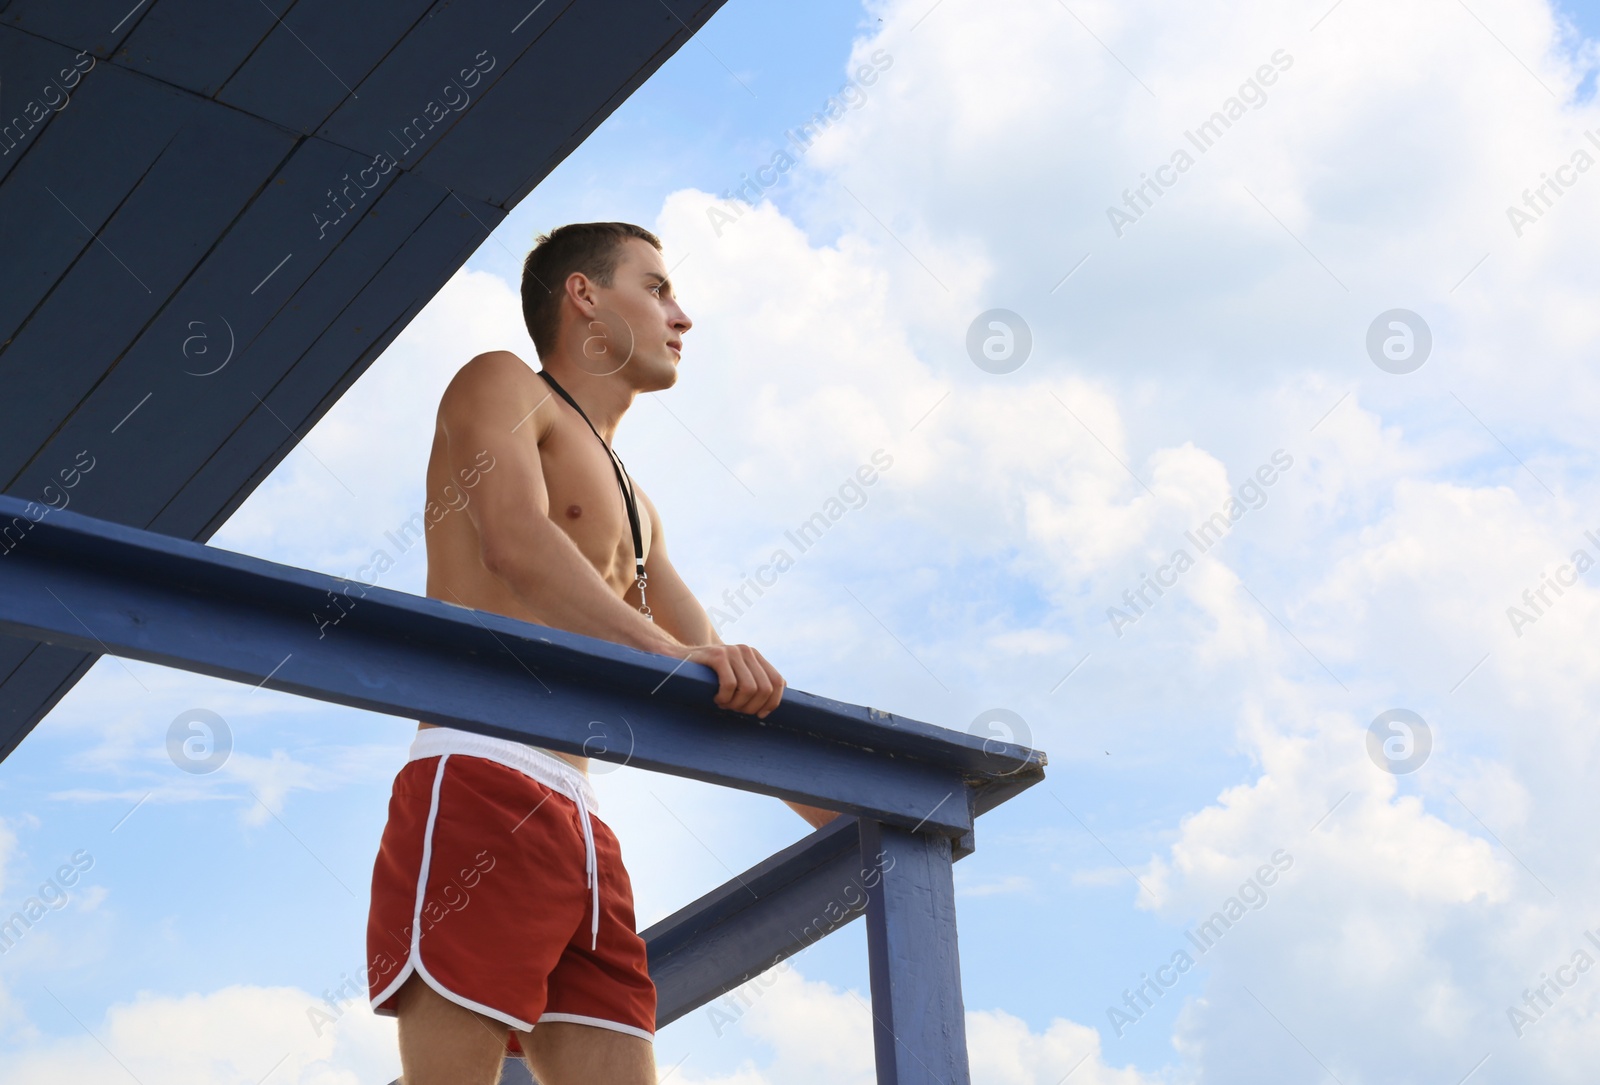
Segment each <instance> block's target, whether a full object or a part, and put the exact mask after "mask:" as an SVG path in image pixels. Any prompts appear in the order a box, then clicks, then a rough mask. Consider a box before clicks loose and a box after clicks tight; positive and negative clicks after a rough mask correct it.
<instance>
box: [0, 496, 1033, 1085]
mask: <svg viewBox="0 0 1600 1085" xmlns="http://www.w3.org/2000/svg"><path fill="white" fill-rule="evenodd" d="M0 632H4V633H9V634H12V635H15V636H22V637H28V638H31V639H33V640H36V641H42V642H45V643H49V644H54V645H60V646H63V647H69V648H74V649H78V650H82V651H87V652H95V653H105V654H112V655H118V656H122V657H125V658H129V659H139V660H144V661H146V662H150V663H159V664H162V665H165V666H170V667H176V668H180V669H183V670H188V671H194V672H196V673H199V674H207V675H211V676H213V677H217V678H227V679H231V680H234V681H238V682H247V683H249V684H251V685H262V686H266V687H268V688H271V689H275V690H281V691H283V692H286V693H294V694H299V695H301V696H305V697H314V698H317V699H318V700H323V701H329V702H333V703H335V704H343V705H350V706H353V707H356V708H363V709H368V710H371V711H375V712H384V713H388V714H391V715H395V716H401V717H404V718H409V719H426V720H430V721H433V722H436V723H442V724H446V725H449V726H452V727H458V728H461V729H462V730H466V731H474V732H478V733H481V734H487V735H495V736H498V737H501V738H508V739H513V740H517V741H525V742H532V743H535V744H537V745H540V746H544V747H547V748H550V749H555V750H562V751H566V752H569V753H575V754H585V755H588V756H591V757H595V758H598V759H600V760H607V761H627V762H628V763H629V764H632V765H634V766H636V767H639V768H644V769H651V770H654V771H658V772H668V773H672V774H674V775H678V776H686V777H689V778H691V779H696V780H703V781H706V782H708V783H716V784H723V785H727V786H730V787H737V788H741V789H743V790H745V791H755V792H760V793H762V794H766V795H773V796H777V797H779V798H784V799H791V800H795V801H798V802H802V803H808V804H810V805H814V806H820V807H824V808H826V809H831V810H838V811H841V812H842V813H844V814H846V815H849V816H847V817H841V818H838V819H836V820H835V821H833V822H831V823H830V824H828V825H827V826H825V827H823V828H821V829H818V830H816V831H814V832H813V833H811V834H810V835H809V836H807V837H805V838H804V839H802V840H800V841H799V842H797V843H795V844H793V845H791V846H790V847H788V848H785V849H784V850H782V851H780V852H779V853H778V854H776V855H774V856H772V857H771V858H769V859H767V860H766V861H764V862H762V863H760V864H758V865H757V866H755V867H752V868H751V869H750V870H748V871H746V872H744V873H743V874H742V875H740V876H739V877H737V878H735V879H733V880H732V881H730V882H729V883H728V884H726V885H724V886H722V887H720V888H718V889H716V890H714V891H712V892H711V893H708V894H706V895H705V896H704V897H701V898H700V899H699V900H697V901H694V902H693V903H691V904H689V905H688V906H686V907H685V908H683V909H682V910H680V911H679V912H677V913H676V914H674V915H672V916H669V917H668V918H667V919H665V920H663V921H662V922H660V923H658V924H656V925H655V926H653V927H651V928H650V929H649V930H647V931H645V932H643V933H644V938H645V940H646V942H647V943H648V945H649V951H650V971H651V975H652V977H653V978H654V980H655V983H656V987H657V992H658V1009H657V1020H656V1023H657V1027H661V1026H663V1025H666V1024H667V1023H668V1022H670V1021H673V1020H676V1019H677V1018H679V1017H681V1016H683V1015H684V1014H686V1013H689V1012H691V1011H693V1010H694V1009H696V1008H697V1007H699V1006H702V1005H705V1004H706V1003H707V1002H710V1001H711V1000H712V999H714V998H717V997H718V996H720V995H722V994H724V993H725V992H727V991H730V990H732V989H734V988H735V987H737V986H739V985H740V984H742V983H744V982H746V981H747V980H749V979H751V978H753V977H755V976H757V975H759V974H760V973H761V972H763V971H764V970H766V969H767V968H770V967H771V966H773V965H774V964H776V963H778V962H780V961H782V960H783V959H784V958H785V957H787V956H789V955H791V954H793V953H795V952H797V951H799V950H801V949H804V948H805V947H806V946H807V945H809V944H811V942H813V941H815V940H816V939H817V938H820V937H823V936H825V935H826V934H829V933H831V932H832V931H834V930H837V929H838V928H839V927H841V926H843V925H845V924H846V923H849V922H851V921H852V920H854V919H855V918H856V917H857V916H860V915H865V916H866V917H867V945H868V956H869V970H870V977H871V987H872V1012H873V1018H874V1027H873V1034H874V1045H875V1052H876V1059H877V1069H878V1080H879V1082H880V1083H885V1085H887V1083H894V1085H913V1083H915V1085H932V1083H935V1082H938V1083H940V1085H965V1083H966V1082H968V1081H969V1074H968V1068H967V1051H966V1038H965V1022H964V1015H963V1010H962V1001H961V978H960V968H959V963H958V958H957V950H956V923H955V899H954V886H953V882H952V878H951V865H950V864H951V863H952V862H953V861H954V860H956V859H959V858H962V857H963V856H965V855H967V854H970V853H971V851H972V849H973V847H974V846H975V839H974V835H973V825H974V822H975V820H976V818H977V816H978V815H979V814H981V813H984V812H985V811H987V810H989V809H992V808H993V807H995V806H996V805H998V804H999V803H1001V802H1004V801H1006V800H1007V799H1009V798H1011V797H1012V796H1013V795H1015V794H1017V793H1018V792H1020V791H1022V790H1024V789H1025V788H1027V787H1030V786H1032V785H1033V784H1035V783H1037V782H1038V781H1039V780H1041V779H1043V776H1044V764H1045V757H1044V755H1043V753H1041V752H1039V751H1036V750H1029V749H1024V748H1022V747H1019V746H1014V745H1010V744H1005V743H999V742H996V741H995V740H993V739H982V738H978V737H975V736H972V735H968V734H963V733H961V732H957V731H950V730H947V729H945V728H940V727H934V726H932V725H930V724H926V723H921V722H919V721H916V720H909V719H905V718H904V717H900V716H896V715H893V714H891V713H887V712H880V711H878V710H876V709H870V708H863V707H860V706H857V705H850V704H844V703H841V702H839V701H833V700H829V699H827V698H825V697H818V696H816V695H814V694H810V693H805V692H802V691H800V690H794V689H790V690H788V691H786V693H785V695H784V699H783V703H782V704H781V705H780V706H779V708H778V709H777V710H776V711H774V712H773V713H772V714H771V715H769V716H768V717H767V719H765V720H757V719H755V718H754V717H751V716H744V715H739V714H737V713H732V712H727V711H724V710H720V709H717V708H716V707H715V706H714V705H713V704H712V700H711V698H712V694H713V693H714V692H715V689H716V679H715V676H714V674H713V672H712V671H711V670H710V668H708V667H704V666H701V665H699V664H685V663H682V662H681V661H679V660H675V659H671V658H669V657H666V656H657V655H653V654H650V653H647V652H640V651H636V650H634V649H631V648H626V647H623V646H620V645H616V644H612V643H610V642H608V641H602V640H596V639H594V638H590V637H584V636H580V635H577V634H573V633H567V632H563V631H561V630H556V629H551V628H548V627H545V626H540V625H533V624H529V623H525V622H520V621H516V620H514V619H511V618H506V617H504V616H501V615H497V614H492V613H488V612H484V611H473V610H468V609H465V608H462V607H457V606H452V605H450V604H448V603H443V602H440V601H438V600H434V599H425V598H421V597H418V596H414V595H408V594H405V593H403V592H397V591H393V590H390V589H387V588H377V587H370V586H368V585H365V584H361V583H359V582H357V581H350V580H344V579H341V578H338V577H332V576H327V575H325V574H322V573H316V572H310V571H307V570H304V569H296V568H293V567H291V566H286V565H280V564H276V563H274V562H269V561H263V560H261V559H259V558H253V557H248V556H245V555H241V554H235V553H231V552H228V551H225V550H218V549H215V548H212V547H207V546H203V545H201V544H199V543H193V542H189V541H186V540H182V539H176V538H171V537H169V536H165V535H159V534H156V533H153V532H148V531H141V530H139V529H137V528H130V527H125V526H122V525H119V524H115V523H111V522H109V521H104V520H96V519H92V518H90V517H86V516H80V515H77V514H76V513H71V512H57V511H54V510H48V509H46V508H45V507H44V506H41V505H38V504H34V503H30V502H25V501H21V500H19V499H16V498H13V497H8V496H4V495H0ZM624 719H626V721H627V732H628V733H629V734H631V736H632V742H631V749H627V748H608V749H603V750H602V749H597V748H596V747H595V743H594V733H595V732H594V731H593V729H592V728H591V721H599V722H602V723H605V724H608V725H614V726H615V732H614V733H619V734H620V733H622V728H621V726H620V723H619V721H622V720H624ZM880 855H881V856H882V858H881V859H880V858H879V856H880ZM863 869H866V870H869V871H875V872H877V873H878V875H879V876H877V877H875V878H862V877H861V876H860V872H861V870H863ZM527 1080H528V1077H527V1073H526V1070H524V1069H522V1068H521V1066H520V1064H514V1063H511V1062H509V1060H508V1065H507V1073H506V1075H505V1077H504V1078H503V1081H505V1082H506V1085H511V1083H513V1082H516V1081H524V1082H525V1081H527Z"/></svg>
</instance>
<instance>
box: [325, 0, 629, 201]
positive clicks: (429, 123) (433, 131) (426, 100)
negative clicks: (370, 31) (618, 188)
mask: <svg viewBox="0 0 1600 1085" xmlns="http://www.w3.org/2000/svg"><path fill="white" fill-rule="evenodd" d="M574 2H575V0H545V2H544V3H543V4H541V5H539V6H538V8H537V10H534V11H532V13H531V14H528V11H529V9H532V8H533V7H534V5H533V4H529V5H528V7H527V8H520V5H519V6H518V7H512V6H505V5H489V4H455V5H444V6H441V7H439V8H438V9H436V10H435V11H433V12H432V14H431V17H430V18H428V19H425V20H423V21H422V22H420V23H418V24H417V26H416V27H415V28H414V29H413V30H412V31H411V33H409V34H407V35H406V37H405V38H404V39H403V40H402V41H401V42H399V44H397V45H396V46H395V47H394V49H393V50H392V51H391V52H390V53H389V54H388V55H387V56H385V57H384V58H383V61H382V63H381V64H379V65H378V66H377V68H376V69H374V70H373V72H372V73H371V74H370V75H369V76H368V77H367V79H366V80H365V82H363V83H362V85H361V88H360V97H359V98H355V97H352V98H347V99H345V100H343V101H342V102H340V104H339V107H338V109H337V110H335V111H334V113H333V115H332V116H331V117H329V118H328V120H327V122H326V123H325V124H323V126H322V127H321V128H320V129H319V130H318V135H319V136H321V137H322V138H323V139H327V140H329V141H331V142H334V143H338V144H340V145H342V146H345V147H351V148H354V149H356V150H359V151H362V152H364V153H366V154H369V155H375V154H377V153H379V152H384V153H387V154H390V155H393V156H394V157H395V158H396V160H397V161H398V162H399V164H400V168H401V169H403V170H407V171H412V170H417V169H419V168H421V167H420V164H421V163H422V162H424V161H425V160H426V158H427V156H428V155H429V154H431V153H433V151H434V150H435V149H436V148H437V147H439V146H440V145H441V144H442V143H445V142H447V141H449V140H452V139H453V138H454V137H453V133H454V130H455V128H456V127H457V126H458V125H459V124H461V123H462V122H463V120H465V119H466V118H468V117H469V116H471V115H474V114H476V113H477V112H479V111H480V110H481V109H482V108H483V105H484V103H486V102H487V101H488V99H489V97H490V95H491V94H492V92H493V90H494V87H495V86H496V84H498V83H499V81H500V80H501V79H502V78H503V77H505V76H506V74H507V73H508V72H511V71H512V70H513V69H520V68H529V67H540V68H549V69H551V70H553V71H554V72H555V73H557V75H558V77H565V78H581V76H580V74H579V73H580V72H581V71H582V70H584V69H587V68H590V67H598V68H600V69H601V70H608V69H609V67H610V65H609V63H608V62H607V60H606V59H605V55H606V53H607V52H609V50H610V47H611V43H610V41H609V38H607V37H600V38H591V39H589V40H588V41H586V42H584V43H583V47H582V49H581V51H579V52H566V53H556V52H553V51H550V50H547V49H544V48H542V45H543V43H542V41H541V40H540V35H542V34H543V33H544V32H545V31H546V30H547V29H548V28H549V26H550V25H551V24H552V23H553V22H555V21H556V20H557V19H559V18H561V16H562V15H563V13H564V12H566V11H567V10H568V9H569V8H571V7H572V6H573V4H574ZM624 2H627V0H612V2H611V3H607V4H604V5H595V6H599V7H602V8H603V9H604V10H605V11H606V12H608V13H610V14H611V16H612V17H613V19H616V20H617V23H616V27H615V29H620V27H621V24H622V20H621V19H620V18H619V16H620V12H619V10H618V9H619V5H621V4H622V3H624ZM524 15H526V16H527V17H526V21H523V16H524ZM519 24H520V25H519ZM536 42H537V43H539V45H538V46H536V45H535V43H536ZM580 55H581V56H583V57H584V61H583V63H581V64H574V63H571V59H572V58H573V57H575V56H580ZM525 105H526V107H527V108H526V111H525V112H524V114H523V115H521V116H518V117H516V118H515V120H514V121H513V123H511V124H510V125H505V124H502V125H501V127H500V128H499V130H498V132H497V137H498V138H497V142H496V144H495V146H494V148H493V151H492V153H491V154H490V155H488V156H487V157H485V156H482V155H480V156H476V157H475V158H474V159H473V161H471V162H470V164H469V168H468V170H466V171H463V172H459V173H455V174H452V173H449V172H441V171H438V170H434V171H425V172H426V173H427V175H428V176H430V177H432V178H433V179H434V180H436V181H438V182H439V183H440V184H443V185H446V186H448V187H450V188H452V189H454V190H457V191H460V192H463V193H469V194H471V195H473V196H476V197H478V198H480V199H482V200H484V201H485V202H488V203H493V204H496V205H497V206H505V201H504V200H503V199H495V198H494V196H493V194H492V193H489V192H486V188H485V186H484V185H483V184H481V183H478V182H477V181H476V180H475V178H474V177H473V176H472V173H474V172H475V171H478V170H493V169H495V168H496V166H495V160H497V159H504V158H511V159H522V158H526V157H529V156H530V155H532V154H534V153H542V151H535V150H534V148H537V147H538V144H537V142H536V141H535V140H534V139H530V137H529V136H528V134H527V132H526V128H527V126H528V125H529V124H530V123H532V122H533V120H534V118H535V117H536V116H537V115H538V114H539V113H540V112H541V110H543V109H549V108H551V107H550V106H541V104H540V103H537V102H527V103H525ZM511 133H515V136H514V137H512V136H511Z"/></svg>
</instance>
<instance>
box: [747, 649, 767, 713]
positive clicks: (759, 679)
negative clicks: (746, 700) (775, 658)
mask: <svg viewBox="0 0 1600 1085" xmlns="http://www.w3.org/2000/svg"><path fill="white" fill-rule="evenodd" d="M743 647H744V653H745V662H746V663H747V664H748V665H749V667H750V675H751V677H752V678H754V679H755V688H754V689H753V690H752V691H751V693H752V696H751V698H750V707H749V709H748V711H749V712H750V713H751V714H753V715H762V716H765V715H766V714H767V713H768V712H771V711H772V705H773V700H772V675H773V670H772V665H771V664H769V663H768V662H767V661H766V660H764V659H762V658H761V653H760V652H758V651H756V650H755V649H754V648H752V647H750V646H749V645H748V644H746V645H744V646H743Z"/></svg>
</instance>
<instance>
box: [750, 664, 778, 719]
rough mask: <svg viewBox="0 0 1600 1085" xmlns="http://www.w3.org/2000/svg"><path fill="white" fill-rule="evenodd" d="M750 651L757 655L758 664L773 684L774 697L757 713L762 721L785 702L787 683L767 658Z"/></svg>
mask: <svg viewBox="0 0 1600 1085" xmlns="http://www.w3.org/2000/svg"><path fill="white" fill-rule="evenodd" d="M750 651H751V652H753V653H754V654H755V657H756V662H757V663H759V664H760V665H761V668H762V669H763V670H765V671H766V672H767V680H768V681H769V682H771V683H772V696H771V697H769V698H768V699H767V703H766V704H765V705H763V706H762V708H761V711H759V712H757V713H756V715H757V716H758V717H760V718H761V719H766V717H767V714H768V713H769V712H771V711H772V710H773V709H774V708H777V707H778V704H779V702H781V701H782V700H783V691H784V688H785V686H786V685H787V683H786V682H784V680H783V675H781V674H779V673H778V668H776V667H774V666H773V665H772V664H771V663H769V662H767V657H766V656H764V655H762V654H761V652H760V651H759V650H757V649H755V648H752V649H750Z"/></svg>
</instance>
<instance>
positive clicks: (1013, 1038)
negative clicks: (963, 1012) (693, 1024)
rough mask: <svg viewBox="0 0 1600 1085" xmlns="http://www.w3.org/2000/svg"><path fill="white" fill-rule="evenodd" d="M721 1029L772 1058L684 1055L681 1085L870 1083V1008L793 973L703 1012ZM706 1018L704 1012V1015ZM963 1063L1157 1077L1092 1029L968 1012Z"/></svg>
mask: <svg viewBox="0 0 1600 1085" xmlns="http://www.w3.org/2000/svg"><path fill="white" fill-rule="evenodd" d="M709 1010H710V1011H715V1012H716V1013H717V1014H718V1020H719V1022H720V1024H719V1027H720V1028H721V1029H722V1030H724V1031H726V1030H732V1029H737V1030H739V1031H740V1032H742V1033H744V1034H745V1035H747V1036H749V1037H751V1038H753V1039H756V1040H758V1041H760V1043H761V1044H762V1045H764V1047H765V1048H766V1049H767V1050H768V1051H770V1053H771V1058H770V1060H769V1061H767V1062H766V1063H765V1064H764V1065H759V1066H758V1065H757V1064H756V1063H755V1062H754V1060H751V1061H747V1062H745V1063H744V1064H742V1065H741V1066H739V1067H738V1068H737V1069H736V1070H735V1071H734V1072H733V1073H732V1074H730V1075H721V1076H715V1077H704V1076H700V1075H698V1074H696V1073H695V1061H696V1060H695V1059H694V1057H693V1054H692V1053H691V1055H690V1058H689V1061H688V1062H687V1063H685V1064H684V1066H683V1068H682V1069H680V1070H678V1071H677V1072H676V1073H674V1074H673V1078H674V1080H678V1079H681V1080H683V1081H684V1082H686V1083H687V1085H801V1083H805V1082H816V1081H828V1082H837V1083H839V1085H872V1083H873V1082H875V1081H876V1080H877V1077H876V1073H875V1070H874V1065H873V1048H872V1011H871V1009H870V1003H869V1001H868V999H867V998H866V997H865V996H864V995H862V994H861V993H860V992H857V991H854V990H848V989H847V990H839V989H838V988H836V987H834V986H833V985H831V984H828V983H824V982H818V981H813V980H808V979H806V978H805V977H804V976H803V975H802V974H801V973H800V972H799V971H798V970H797V969H795V968H793V967H789V968H783V967H780V968H778V969H774V970H772V971H770V972H768V973H766V974H765V975H764V976H762V977H758V978H757V979H755V980H752V981H751V982H750V983H747V984H745V985H744V986H743V987H741V988H738V989H737V990H735V991H731V992H729V993H728V994H727V995H726V996H724V997H723V999H721V1000H719V1001H718V1002H715V1003H713V1004H712V1005H711V1007H710V1008H709ZM702 1012H708V1011H702ZM966 1021H967V1046H968V1057H969V1060H970V1062H971V1066H972V1080H973V1083H974V1085H1060V1083H1061V1081H1062V1080H1063V1079H1064V1078H1066V1077H1067V1076H1068V1074H1071V1075H1072V1080H1073V1081H1074V1082H1083V1083H1086V1085H1155V1082H1157V1081H1160V1080H1163V1079H1162V1078H1160V1077H1150V1076H1146V1075H1142V1074H1140V1073H1139V1072H1138V1071H1136V1070H1134V1069H1132V1068H1128V1067H1124V1068H1121V1069H1117V1068H1114V1067H1111V1066H1108V1065H1107V1064H1106V1062H1105V1061H1104V1058H1103V1055H1102V1052H1101V1050H1100V1036H1099V1034H1098V1033H1097V1032H1096V1031H1095V1030H1094V1029H1093V1028H1089V1027H1086V1026H1083V1025H1079V1024H1076V1023H1074V1022H1071V1021H1067V1020H1064V1019H1062V1018H1059V1017H1058V1018H1055V1019H1054V1020H1052V1021H1051V1022H1050V1024H1049V1026H1048V1027H1047V1028H1046V1029H1045V1030H1044V1032H1043V1033H1036V1032H1033V1031H1032V1030H1031V1029H1030V1028H1029V1027H1028V1024H1027V1022H1025V1021H1023V1020H1022V1019H1020V1018H1018V1017H1014V1016H1012V1015H1011V1014H1008V1013H1005V1012H1003V1011H998V1010H978V1011H974V1010H969V1011H968V1012H967V1019H966Z"/></svg>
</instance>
